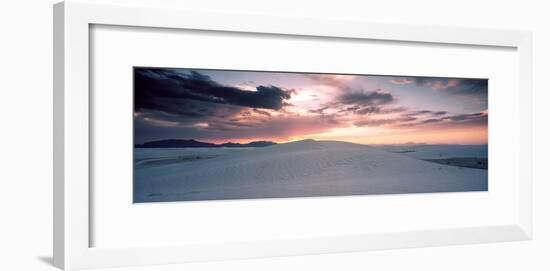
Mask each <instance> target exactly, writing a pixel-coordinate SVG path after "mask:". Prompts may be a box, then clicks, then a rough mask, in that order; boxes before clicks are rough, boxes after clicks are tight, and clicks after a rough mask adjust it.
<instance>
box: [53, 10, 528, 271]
mask: <svg viewBox="0 0 550 271" xmlns="http://www.w3.org/2000/svg"><path fill="white" fill-rule="evenodd" d="M281 19H284V20H281ZM93 24H100V25H119V26H135V27H153V28H175V29H178V28H181V29H195V30H207V31H208V30H212V31H228V32H245V33H269V34H279V35H290V36H293V35H298V36H320V37H330V38H346V39H369V40H386V41H406V42H417V43H423V44H424V43H428V44H462V45H474V46H496V47H512V48H516V49H517V52H518V55H519V70H518V73H519V82H520V87H519V91H518V100H517V103H518V105H519V116H518V117H519V119H520V120H521V121H520V125H519V127H516V128H517V129H518V130H519V133H520V140H519V142H518V143H517V144H520V146H519V147H520V148H519V149H520V153H519V157H518V159H517V161H518V163H519V164H518V168H519V176H518V178H520V180H521V182H520V183H519V186H518V187H517V197H518V198H519V200H518V202H519V206H518V210H519V213H518V214H517V221H516V222H515V223H511V224H503V225H491V226H484V227H468V228H449V229H441V230H433V231H409V232H393V233H379V234H368V235H353V234H351V235H350V234H347V233H345V232H342V233H341V235H340V236H330V237H329V236H327V237H319V238H314V239H285V240H271V241H266V240H263V241H260V240H258V241H243V242H235V243H226V244H223V245H185V246H179V247H130V248H97V247H91V246H90V234H91V233H90V212H91V210H90V208H91V207H90V183H89V174H90V160H89V155H90V150H89V148H90V125H89V124H90V123H89V119H90V115H89V99H90V97H89V82H90V80H89V64H90V60H89V55H90V52H89V50H90V48H89V31H90V25H93ZM531 47H532V45H531V33H530V32H527V31H518V30H492V29H473V28H457V27H439V26H420V25H395V24H377V23H368V22H362V21H339V20H329V19H311V18H279V17H270V16H263V15H261V16H260V15H251V14H234V13H232V14H225V13H210V12H200V11H196V12H195V11H189V10H180V9H169V8H156V7H143V6H131V5H114V4H113V5H110V4H105V3H104V4H96V3H90V2H84V1H65V2H61V3H58V4H56V5H55V6H54V265H55V266H57V267H59V268H62V269H65V270H74V269H84V268H99V267H113V266H127V265H144V264H164V263H180V262H188V261H203V260H220V259H236V258H250V257H265V256H284V255H300V254H313V253H333V252H346V251H360V250H375V249H390V248H406V247H423V246H442V245H454V244H469V243H485V242H501V241H518V240H529V239H531V238H532V169H531V167H532V130H533V129H532V111H531V108H532V94H531V85H532V82H531V76H532V70H531V67H532V51H531V50H532V49H531Z"/></svg>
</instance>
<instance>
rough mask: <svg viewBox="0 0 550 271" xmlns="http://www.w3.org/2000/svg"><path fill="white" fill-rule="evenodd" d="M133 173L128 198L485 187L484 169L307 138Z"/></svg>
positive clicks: (227, 196) (221, 197)
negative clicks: (445, 163)
mask: <svg viewBox="0 0 550 271" xmlns="http://www.w3.org/2000/svg"><path fill="white" fill-rule="evenodd" d="M140 151H143V150H140ZM151 151H153V150H151ZM156 151H158V149H157V150H156ZM213 151H217V152H219V150H218V149H213ZM134 178H135V180H134V201H135V202H157V201H183V200H214V199H244V198H246V199H250V198H278V197H308V196H337V195H370V194H394V193H422V192H456V191H486V190H487V171H486V170H480V169H470V168H460V167H454V166H446V165H439V164H435V163H431V162H426V161H422V160H419V159H416V158H413V157H409V156H406V155H403V154H398V153H392V152H389V151H386V150H383V149H381V148H374V147H368V146H365V145H359V144H352V143H345V142H337V141H313V140H304V141H298V142H292V143H286V144H279V145H274V146H269V147H264V148H256V149H250V150H245V151H239V152H235V151H233V152H231V153H228V154H224V155H220V156H217V157H215V158H209V159H201V160H197V161H192V162H183V163H172V164H167V165H160V166H155V167H146V168H136V170H135V175H134Z"/></svg>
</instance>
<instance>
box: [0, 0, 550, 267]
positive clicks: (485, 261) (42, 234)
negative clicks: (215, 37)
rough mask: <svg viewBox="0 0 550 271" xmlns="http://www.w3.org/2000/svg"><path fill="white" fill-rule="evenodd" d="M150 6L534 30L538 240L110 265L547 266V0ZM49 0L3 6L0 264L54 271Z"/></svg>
mask: <svg viewBox="0 0 550 271" xmlns="http://www.w3.org/2000/svg"><path fill="white" fill-rule="evenodd" d="M120 1H122V0H120ZM124 2H154V1H148V0H139V1H138V0H136V1H130V0H124ZM156 2H162V3H167V4H170V3H176V2H179V3H180V5H181V4H182V3H183V4H184V5H185V6H187V7H189V8H200V9H211V10H223V11H239V12H243V11H245V12H254V13H265V14H275V15H294V16H301V15H306V16H312V17H332V18H345V19H363V20H369V21H375V22H397V23H417V24H418V23H420V24H439V25H458V26H479V27H492V28H515V29H530V30H532V31H533V33H534V87H535V108H534V111H535V138H534V140H535V165H534V166H535V239H534V240H533V241H529V242H517V243H500V244H483V245H468V246H454V247H439V248H421V249H403V250H392V251H376V252H363V253H348V254H331V255H313V256H300V257H285V258H270V259H255V260H240V261H226V262H212V263H193V264H185V265H171V266H155V267H140V268H127V269H117V270H182V269H185V270H335V269H338V270H365V269H372V270H410V269H412V270H417V269H421V270H425V271H429V270H519V269H524V270H550V261H549V260H548V255H549V253H550V173H549V171H548V170H547V167H548V166H547V165H546V162H547V161H548V158H547V157H546V154H547V152H550V143H549V142H550V141H549V139H550V118H549V117H550V106H549V105H548V100H550V93H549V92H550V89H549V88H548V86H549V83H548V82H547V81H550V78H548V77H550V50H549V48H550V16H549V15H548V10H549V9H548V7H547V5H546V3H545V1H537V0H522V1H506V2H505V1H498V0H490V1H478V0H461V1H441V0H439V1H438V0H415V1H407V0H377V1H364V0H363V1H351V0H337V1H336V0H332V1H324V2H321V1H320V0H317V1H305V0H302V1H300V0H276V1H275V0H271V1H254V0H250V1H247V0H232V1H223V0H219V1H215V0H201V1H199V0H193V1H183V0H180V1H176V0H173V1H160V0H157V1H156ZM52 4H53V1H51V0H20V1H9V2H7V3H3V5H2V8H1V9H0V30H1V31H0V270H38V271H40V270H55V268H54V267H52V266H51V255H52V252H51V246H52V241H51V239H52V234H51V233H52V161H51V157H52V144H51V143H52V69H51V67H52V7H51V5H52Z"/></svg>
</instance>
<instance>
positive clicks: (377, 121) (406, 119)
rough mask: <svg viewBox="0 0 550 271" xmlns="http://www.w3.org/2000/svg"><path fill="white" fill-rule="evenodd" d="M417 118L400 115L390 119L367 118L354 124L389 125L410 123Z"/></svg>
mask: <svg viewBox="0 0 550 271" xmlns="http://www.w3.org/2000/svg"><path fill="white" fill-rule="evenodd" d="M415 120H416V118H414V117H398V118H389V119H366V120H360V121H357V122H355V123H354V125H355V126H359V127H361V126H369V127H376V126H387V125H394V124H402V123H408V122H411V121H415Z"/></svg>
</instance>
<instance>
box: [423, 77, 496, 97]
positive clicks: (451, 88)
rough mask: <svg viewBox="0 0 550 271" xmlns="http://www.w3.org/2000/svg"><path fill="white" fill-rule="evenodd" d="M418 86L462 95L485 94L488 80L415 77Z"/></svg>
mask: <svg viewBox="0 0 550 271" xmlns="http://www.w3.org/2000/svg"><path fill="white" fill-rule="evenodd" d="M415 82H416V84H417V85H419V86H427V87H430V88H432V89H436V90H443V91H446V92H448V93H451V94H457V95H463V96H487V91H488V84H489V80H487V79H446V78H428V77H419V78H415Z"/></svg>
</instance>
